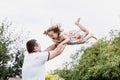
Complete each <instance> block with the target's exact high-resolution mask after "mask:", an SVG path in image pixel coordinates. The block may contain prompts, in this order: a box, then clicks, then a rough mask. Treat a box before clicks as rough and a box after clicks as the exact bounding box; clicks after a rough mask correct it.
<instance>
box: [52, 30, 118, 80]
mask: <svg viewBox="0 0 120 80" xmlns="http://www.w3.org/2000/svg"><path fill="white" fill-rule="evenodd" d="M116 33H117V34H116ZM110 37H111V38H110V39H109V40H106V39H105V38H103V39H100V40H98V41H97V42H96V43H95V44H93V45H92V46H91V47H88V48H86V49H85V48H84V49H83V48H82V49H80V50H79V51H78V52H77V53H76V54H75V55H74V56H73V57H72V59H73V61H72V62H70V63H69V64H67V65H66V66H65V67H64V68H63V69H61V70H59V69H58V70H56V71H55V72H54V73H55V74H58V75H59V76H60V77H62V78H64V79H65V80H120V32H117V31H111V34H110ZM80 53H83V55H82V57H81V58H79V54H80ZM77 56H78V57H77Z"/></svg>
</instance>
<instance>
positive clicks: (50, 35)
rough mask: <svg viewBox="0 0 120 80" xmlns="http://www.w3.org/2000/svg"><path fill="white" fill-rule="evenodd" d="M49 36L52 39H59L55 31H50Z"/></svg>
mask: <svg viewBox="0 0 120 80" xmlns="http://www.w3.org/2000/svg"><path fill="white" fill-rule="evenodd" d="M48 36H49V37H50V38H52V39H57V38H58V33H55V32H54V31H50V32H48Z"/></svg>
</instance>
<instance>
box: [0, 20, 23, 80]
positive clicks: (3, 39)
mask: <svg viewBox="0 0 120 80" xmlns="http://www.w3.org/2000/svg"><path fill="white" fill-rule="evenodd" d="M10 26H11V25H10V24H9V23H7V22H2V23H0V80H8V79H9V78H10V77H17V76H18V77H21V67H22V62H23V53H24V51H25V50H24V49H23V48H22V47H20V46H18V44H22V43H23V40H21V35H20V34H17V33H15V31H14V30H13V31H11V30H10Z"/></svg>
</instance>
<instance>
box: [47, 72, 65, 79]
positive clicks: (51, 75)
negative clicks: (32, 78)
mask: <svg viewBox="0 0 120 80" xmlns="http://www.w3.org/2000/svg"><path fill="white" fill-rule="evenodd" d="M45 80H64V79H62V78H60V77H59V76H58V75H55V74H53V73H52V72H49V73H48V74H47V75H46V77H45Z"/></svg>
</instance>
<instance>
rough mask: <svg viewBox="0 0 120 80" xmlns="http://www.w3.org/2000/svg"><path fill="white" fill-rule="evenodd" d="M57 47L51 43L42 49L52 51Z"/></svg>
mask: <svg viewBox="0 0 120 80" xmlns="http://www.w3.org/2000/svg"><path fill="white" fill-rule="evenodd" d="M56 47H57V44H52V45H50V46H49V47H48V48H46V49H45V50H44V51H52V50H54V49H55V48H56Z"/></svg>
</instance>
